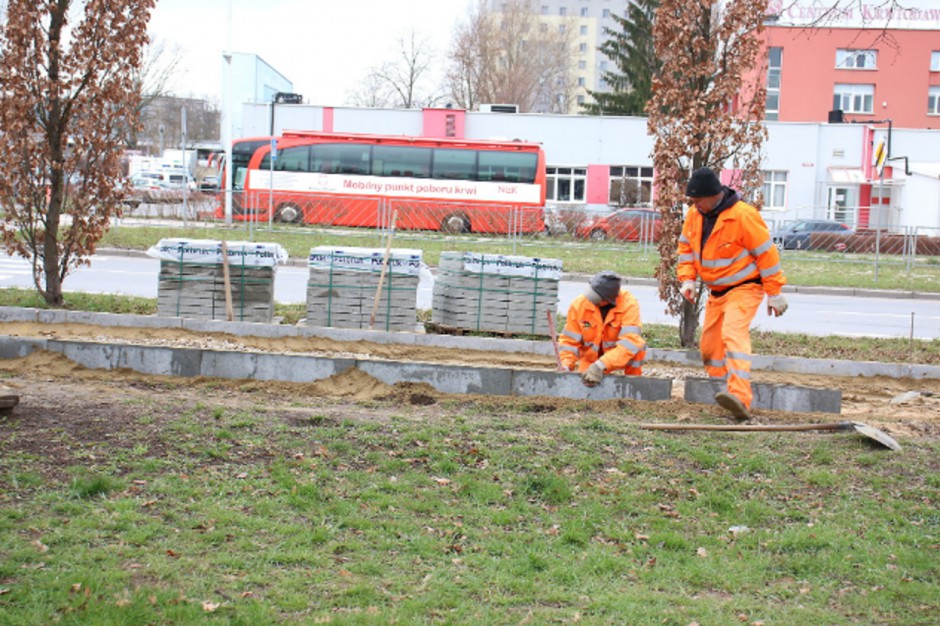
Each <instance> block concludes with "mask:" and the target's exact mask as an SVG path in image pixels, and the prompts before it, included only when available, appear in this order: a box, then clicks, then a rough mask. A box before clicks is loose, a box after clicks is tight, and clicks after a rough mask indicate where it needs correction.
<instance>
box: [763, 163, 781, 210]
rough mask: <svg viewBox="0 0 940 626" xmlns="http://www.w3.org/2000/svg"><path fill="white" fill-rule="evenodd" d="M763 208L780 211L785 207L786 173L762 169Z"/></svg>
mask: <svg viewBox="0 0 940 626" xmlns="http://www.w3.org/2000/svg"><path fill="white" fill-rule="evenodd" d="M762 173H763V175H764V187H763V195H764V208H765V209H767V210H770V211H782V210H784V209H786V208H787V173H786V172H778V171H773V170H764V171H763V172H762Z"/></svg>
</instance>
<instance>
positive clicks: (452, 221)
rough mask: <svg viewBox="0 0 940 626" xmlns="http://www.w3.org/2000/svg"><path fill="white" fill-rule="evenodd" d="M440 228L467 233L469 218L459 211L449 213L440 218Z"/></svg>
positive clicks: (456, 232)
mask: <svg viewBox="0 0 940 626" xmlns="http://www.w3.org/2000/svg"><path fill="white" fill-rule="evenodd" d="M441 230H443V231H444V232H445V233H453V234H460V233H469V232H470V220H468V219H467V218H466V216H464V215H462V214H460V213H451V214H450V215H448V216H447V217H445V218H444V219H443V220H441Z"/></svg>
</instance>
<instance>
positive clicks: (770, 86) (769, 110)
mask: <svg viewBox="0 0 940 626" xmlns="http://www.w3.org/2000/svg"><path fill="white" fill-rule="evenodd" d="M782 69H783V48H771V49H770V50H769V51H768V54H767V103H766V106H765V113H764V119H766V120H770V121H775V120H778V119H780V73H781V71H782Z"/></svg>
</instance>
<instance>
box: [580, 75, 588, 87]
mask: <svg viewBox="0 0 940 626" xmlns="http://www.w3.org/2000/svg"><path fill="white" fill-rule="evenodd" d="M585 84H587V83H586V82H585V80H584V76H578V87H584V85H585Z"/></svg>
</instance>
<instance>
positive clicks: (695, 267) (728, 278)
mask: <svg viewBox="0 0 940 626" xmlns="http://www.w3.org/2000/svg"><path fill="white" fill-rule="evenodd" d="M702 221H703V218H702V214H701V213H699V211H698V209H696V208H695V207H694V206H692V207H689V210H688V212H687V213H686V215H685V223H684V224H683V225H682V234H681V235H680V236H679V265H678V267H677V269H676V277H677V278H678V279H679V282H682V281H685V280H695V277H696V276H698V277H700V278H701V279H702V282H704V283H705V285H706V286H707V287H708V288H709V289H710V290H712V291H722V290H725V289H728V288H730V287H734V286H735V285H739V284H741V283H743V282H744V281H747V280H751V279H754V278H757V277H758V276H759V277H760V280H761V283H762V284H763V287H764V292H765V293H766V294H767V295H768V296H776V295H778V294H779V293H780V289H781V288H782V287H783V286H784V285H785V284H786V283H787V279H786V277H785V276H784V275H783V270H782V269H781V267H780V253H779V252H778V251H777V246H775V245H774V242H773V240H772V239H771V238H770V232H769V231H768V230H767V224H765V223H764V218H762V217H761V215H760V213H759V212H758V211H757V209H755V208H754V207H752V206H751V205H749V204H747V203H746V202H742V201H741V200H738V202H736V203H735V204H734V205H733V206H731V207H730V208H728V209H726V210H724V211H722V213H721V214H719V216H718V220H717V221H716V222H715V228H714V229H713V230H712V232H711V235H709V237H708V241H706V242H705V249H704V250H703V249H702Z"/></svg>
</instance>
